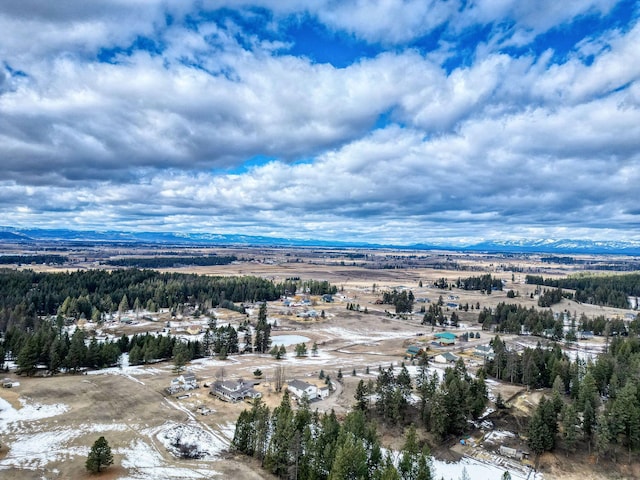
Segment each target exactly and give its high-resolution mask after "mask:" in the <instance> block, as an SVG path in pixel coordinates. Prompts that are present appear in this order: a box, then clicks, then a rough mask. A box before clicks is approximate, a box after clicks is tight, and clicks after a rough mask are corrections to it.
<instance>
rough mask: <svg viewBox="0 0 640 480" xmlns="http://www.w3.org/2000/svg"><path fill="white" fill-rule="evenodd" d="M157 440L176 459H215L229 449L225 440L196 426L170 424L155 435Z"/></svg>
mask: <svg viewBox="0 0 640 480" xmlns="http://www.w3.org/2000/svg"><path fill="white" fill-rule="evenodd" d="M157 438H158V440H160V442H161V443H162V444H163V445H164V446H165V448H166V449H167V450H168V451H169V452H171V453H172V454H173V455H175V456H176V457H178V458H211V457H216V456H217V455H219V454H220V453H222V452H223V451H225V450H226V449H227V448H228V447H229V442H228V441H227V439H226V438H222V437H221V436H217V435H214V434H213V433H210V432H206V431H205V430H203V429H202V428H200V427H199V426H197V425H184V424H176V423H170V424H167V425H166V426H165V427H164V428H163V429H162V430H161V431H160V432H159V433H158V434H157ZM185 454H186V455H187V456H186V457H185V456H184V455H185Z"/></svg>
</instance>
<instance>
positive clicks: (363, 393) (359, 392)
mask: <svg viewBox="0 0 640 480" xmlns="http://www.w3.org/2000/svg"><path fill="white" fill-rule="evenodd" d="M368 393H369V392H368V391H367V387H366V385H365V384H364V380H360V381H359V382H358V386H357V387H356V393H355V399H356V408H357V409H358V410H362V411H363V412H364V411H366V410H367V405H368V400H367V396H368Z"/></svg>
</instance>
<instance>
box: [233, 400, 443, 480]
mask: <svg viewBox="0 0 640 480" xmlns="http://www.w3.org/2000/svg"><path fill="white" fill-rule="evenodd" d="M232 448H234V449H235V450H236V451H238V452H241V453H243V454H245V455H249V456H252V457H254V458H257V459H258V460H260V462H261V465H262V466H263V468H265V469H266V470H268V471H269V472H271V473H273V474H274V475H276V476H278V477H279V478H292V479H293V478H304V479H308V480H343V479H348V478H353V479H364V478H367V479H374V480H387V479H388V480H392V479H393V480H395V479H397V480H400V479H413V480H431V479H432V478H433V473H432V469H431V463H430V457H429V452H428V450H427V449H426V448H425V447H422V446H420V444H419V442H418V440H417V435H416V431H415V429H409V430H408V432H407V435H406V437H405V442H404V445H403V447H402V449H401V451H400V452H399V459H398V461H397V462H394V458H393V457H392V456H391V453H390V452H389V451H387V452H386V453H384V451H383V449H382V446H381V444H380V439H379V436H378V434H377V431H376V426H375V423H374V422H372V421H371V420H370V419H368V418H367V416H366V415H365V413H364V412H362V411H361V410H354V411H352V412H350V413H349V414H347V416H346V417H345V419H344V421H343V422H339V421H338V418H337V417H336V415H335V413H334V412H333V410H332V411H331V412H330V413H324V414H322V415H320V414H318V412H317V411H315V412H311V411H310V409H309V405H308V402H302V405H301V407H300V408H299V409H298V410H297V411H294V410H293V409H292V408H291V401H290V398H289V394H288V392H286V391H285V393H284V395H283V397H282V401H281V403H280V405H279V406H278V407H276V408H274V409H273V411H271V410H270V409H269V407H267V406H266V405H264V403H262V402H261V401H260V400H257V401H256V402H255V403H254V405H253V407H252V408H251V409H250V410H244V411H243V412H242V413H241V414H240V417H239V418H238V421H237V423H236V430H235V435H234V438H233V441H232Z"/></svg>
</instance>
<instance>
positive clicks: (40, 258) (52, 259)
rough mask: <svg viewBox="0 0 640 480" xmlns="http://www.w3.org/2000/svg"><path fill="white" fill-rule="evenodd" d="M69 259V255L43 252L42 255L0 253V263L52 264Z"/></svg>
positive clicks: (58, 263) (65, 261)
mask: <svg viewBox="0 0 640 480" xmlns="http://www.w3.org/2000/svg"><path fill="white" fill-rule="evenodd" d="M68 261H69V257H65V256H64V255H55V254H43V255H0V263H2V264H10V263H18V264H20V263H26V264H30V263H36V264H52V265H62V264H64V263H67V262H68Z"/></svg>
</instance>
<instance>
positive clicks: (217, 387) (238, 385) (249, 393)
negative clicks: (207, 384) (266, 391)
mask: <svg viewBox="0 0 640 480" xmlns="http://www.w3.org/2000/svg"><path fill="white" fill-rule="evenodd" d="M253 386H254V384H253V382H247V381H244V380H242V379H239V380H226V381H222V380H218V381H215V382H213V383H212V384H211V389H210V391H209V393H210V394H211V395H214V396H216V397H218V398H219V399H220V400H224V401H225V402H239V401H241V400H244V399H246V398H260V397H261V396H262V394H261V393H260V392H258V391H257V390H256V389H255V388H253Z"/></svg>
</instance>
